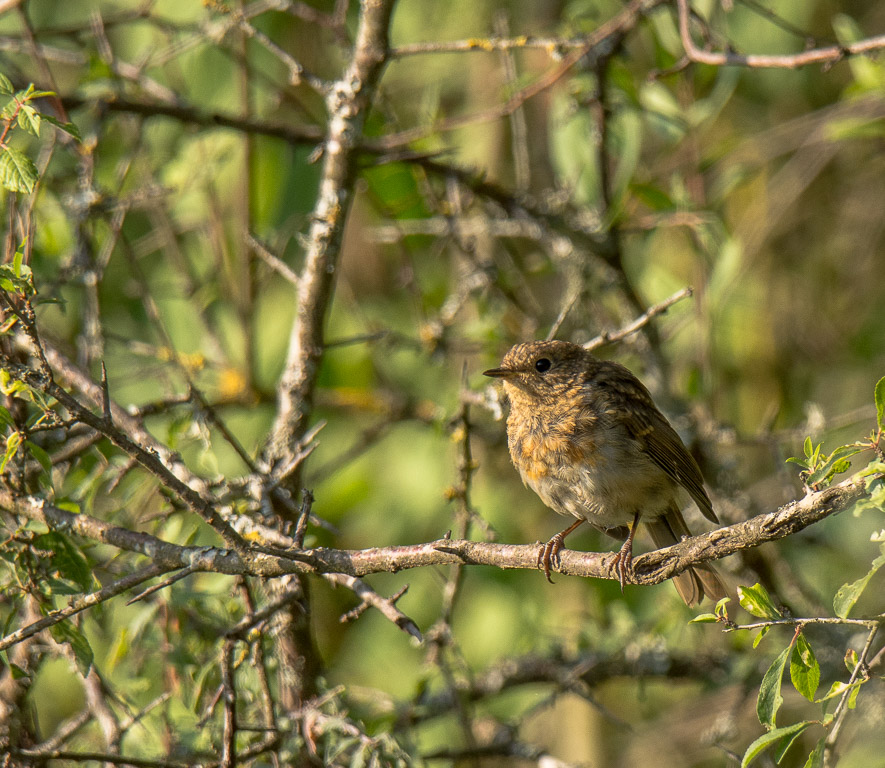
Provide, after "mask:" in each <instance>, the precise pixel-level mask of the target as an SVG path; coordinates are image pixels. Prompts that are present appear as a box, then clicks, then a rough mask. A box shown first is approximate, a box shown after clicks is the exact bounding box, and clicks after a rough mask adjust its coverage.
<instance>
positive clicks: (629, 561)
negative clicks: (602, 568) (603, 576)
mask: <svg viewBox="0 0 885 768" xmlns="http://www.w3.org/2000/svg"><path fill="white" fill-rule="evenodd" d="M637 525H639V512H637V513H636V514H635V515H633V525H631V526H630V533H629V534H627V539H626V541H624V543H623V544H622V545H621V548H620V549H619V550H618V551H617V552H615V554H614V557H613V558H612V562H611V565H610V566H609V570H612V571H615V572H616V573H617V574H618V581H619V582H621V592H623V591H624V585H625V584H626V583H627V574H628V573H629V574H630V575H631V576H632V575H633V537H634V536H635V535H636V526H637Z"/></svg>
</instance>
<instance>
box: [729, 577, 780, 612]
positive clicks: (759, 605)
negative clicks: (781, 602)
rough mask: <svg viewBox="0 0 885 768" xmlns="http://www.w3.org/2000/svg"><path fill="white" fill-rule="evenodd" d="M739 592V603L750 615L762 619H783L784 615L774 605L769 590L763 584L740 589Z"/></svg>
mask: <svg viewBox="0 0 885 768" xmlns="http://www.w3.org/2000/svg"><path fill="white" fill-rule="evenodd" d="M737 591H738V601H739V602H740V604H741V607H742V608H743V609H744V610H745V611H747V612H748V613H752V614H753V615H754V616H759V617H760V618H762V619H780V618H783V614H782V613H781V612H780V610H779V609H778V607H777V606H776V605H775V604H774V601H773V600H772V599H771V596H770V595H769V594H768V590H767V589H765V587H763V586H762V585H761V584H754V585H753V586H752V587H738V589H737Z"/></svg>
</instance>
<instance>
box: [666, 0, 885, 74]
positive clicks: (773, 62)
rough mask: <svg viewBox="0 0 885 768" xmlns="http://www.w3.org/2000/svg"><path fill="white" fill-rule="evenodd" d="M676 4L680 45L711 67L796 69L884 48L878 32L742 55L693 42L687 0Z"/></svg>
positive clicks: (693, 56) (695, 58)
mask: <svg viewBox="0 0 885 768" xmlns="http://www.w3.org/2000/svg"><path fill="white" fill-rule="evenodd" d="M676 7H677V8H678V12H679V37H680V38H681V39H682V46H683V47H684V48H685V54H686V56H688V58H689V59H690V60H691V61H694V62H697V63H699V64H710V65H712V66H714V67H723V66H738V67H751V68H755V69H798V68H799V67H805V66H808V65H809V64H822V63H827V62H836V61H840V60H842V59H844V58H845V57H846V56H857V55H859V54H863V53H871V52H872V51H878V50H881V49H882V48H885V35H877V36H876V37H870V38H867V39H865V40H860V41H859V42H856V43H846V44H845V45H828V46H825V47H824V48H812V49H811V50H808V51H803V52H802V53H794V54H790V55H781V56H778V55H772V56H768V55H762V54H749V55H743V54H740V53H733V52H731V51H723V52H717V51H704V50H701V49H700V48H698V47H697V46H696V45H695V44H694V40H692V37H691V30H690V20H691V9H690V7H689V0H676Z"/></svg>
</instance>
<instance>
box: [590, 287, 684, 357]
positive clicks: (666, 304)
mask: <svg viewBox="0 0 885 768" xmlns="http://www.w3.org/2000/svg"><path fill="white" fill-rule="evenodd" d="M692 293H693V291H692V288H691V287H690V286H686V287H685V288H683V289H682V290H680V291H677V292H676V293H674V294H673V295H672V296H670V297H669V298H667V299H664V300H663V301H662V302H660V303H658V304H655V305H654V306H653V307H650V308H649V309H647V310H646V311H645V312H643V313H642V314H641V315H640V316H639V317H637V318H636V319H635V320H634V321H633V322H632V323H630V324H629V325H625V326H624V327H623V328H621V329H620V330H619V331H606V332H605V333H601V334H600V335H599V336H597V337H596V338H594V339H591V340H590V341H588V342H587V343H586V344H584V349H586V350H589V351H591V352H592V351H593V350H594V349H599V347H602V346H605V345H606V344H612V343H613V342H615V341H620V340H621V339H624V338H626V337H627V336H630V335H631V334H633V333H636V332H637V331H638V330H640V329H641V328H643V327H644V326H646V325H648V324H649V322H650V321H651V320H653V319H654V318H655V317H657V316H658V315H660V314H663V313H664V312H666V311H667V310H668V309H669V308H670V307H672V306H673V305H674V304H676V303H677V302H679V301H682V300H683V299H686V298H688V297H689V296H691V295H692Z"/></svg>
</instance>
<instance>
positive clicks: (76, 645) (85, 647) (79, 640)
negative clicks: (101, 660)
mask: <svg viewBox="0 0 885 768" xmlns="http://www.w3.org/2000/svg"><path fill="white" fill-rule="evenodd" d="M49 632H50V634H52V636H53V638H55V641H56V642H58V643H68V644H69V645H70V646H71V649H72V650H73V651H74V659H75V660H76V662H77V669H79V670H80V674H81V675H83V677H86V675H88V674H89V670H90V669H91V668H92V660H93V654H92V646H90V645H89V641H88V640H87V639H86V637H85V636H84V635H83V633H82V632H81V631H80V630H79V629H77V627H75V626H74V625H73V624H71V622H69V621H60V622H59V623H58V624H53V625H52V626H51V627H50V628H49Z"/></svg>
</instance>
